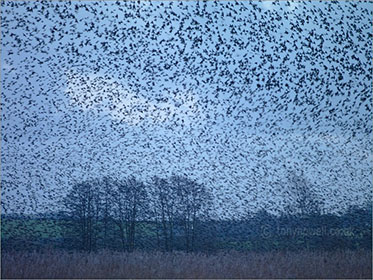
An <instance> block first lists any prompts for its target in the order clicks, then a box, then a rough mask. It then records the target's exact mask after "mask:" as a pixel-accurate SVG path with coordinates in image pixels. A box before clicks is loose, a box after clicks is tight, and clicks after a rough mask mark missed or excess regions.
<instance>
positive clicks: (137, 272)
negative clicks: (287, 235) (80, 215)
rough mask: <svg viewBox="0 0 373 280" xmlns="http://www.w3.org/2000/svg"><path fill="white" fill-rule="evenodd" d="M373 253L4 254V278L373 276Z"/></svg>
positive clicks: (2, 271) (107, 252)
mask: <svg viewBox="0 0 373 280" xmlns="http://www.w3.org/2000/svg"><path fill="white" fill-rule="evenodd" d="M371 258H372V253H371V252H369V251H339V252H307V251H303V252H268V253H239V252H235V251H233V252H225V253H217V254H214V255H205V254H193V253H183V252H175V253H161V252H153V253H143V252H134V253H119V252H112V251H102V252H98V253H78V252H74V253H68V252H64V251H57V250H51V251H47V252H44V253H26V252H4V253H3V254H2V260H1V264H2V269H1V278H3V279H4V278H21V279H32V278H39V279H40V278H48V279H53V278H70V279H72V278H100V279H104V278H163V279H164V278H205V279H206V278H267V279H268V278H324V279H325V278H353V279H356V278H371V276H372V263H371Z"/></svg>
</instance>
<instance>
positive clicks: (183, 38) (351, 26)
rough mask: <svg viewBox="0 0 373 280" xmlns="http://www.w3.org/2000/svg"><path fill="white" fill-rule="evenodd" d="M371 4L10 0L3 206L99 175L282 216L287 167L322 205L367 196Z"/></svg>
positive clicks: (28, 207)
mask: <svg viewBox="0 0 373 280" xmlns="http://www.w3.org/2000/svg"><path fill="white" fill-rule="evenodd" d="M372 11H373V4H372V3H369V2H367V1H365V2H364V1H359V2H352V1H338V2H333V1H322V2H320V1H307V2H287V1H280V2H271V1H266V2H259V1H239V2H234V1H221V2H213V1H207V2H196V1H182V2H176V1H152V2H146V1H140V2H128V3H125V2H120V3H116V2H114V1H102V2H98V1H97V2H90V1H72V2H67V1H51V2H44V3H37V2H31V1H25V2H23V1H17V2H13V1H3V2H2V4H1V16H2V25H1V33H2V47H1V86H2V91H1V92H2V99H1V105H2V142H1V145H2V154H1V162H2V165H1V166H2V167H1V168H2V170H1V171H2V203H3V206H5V207H6V209H7V211H20V210H24V211H29V212H43V211H48V210H49V209H53V207H54V205H55V204H56V201H58V199H59V198H61V197H62V196H63V195H64V194H65V193H66V190H68V188H69V187H70V186H71V185H72V184H73V183H74V182H79V181H82V180H85V179H89V178H97V177H102V176H105V175H109V176H115V177H119V178H121V177H125V176H128V175H135V176H136V177H138V178H139V179H141V180H144V181H147V180H149V178H150V177H151V176H153V175H160V176H169V175H171V174H185V175H187V176H189V177H191V178H193V179H195V180H197V181H199V182H201V183H204V184H206V186H208V188H209V189H211V191H212V192H213V193H214V194H215V201H216V204H215V205H216V208H217V209H220V210H219V213H233V212H234V211H236V210H237V209H239V211H240V212H242V213H244V212H246V211H249V210H250V211H255V210H256V209H258V208H259V207H265V208H266V209H268V210H271V211H277V210H279V209H282V207H284V206H285V205H286V204H287V203H288V197H287V196H286V194H285V190H286V189H287V185H288V181H287V178H286V176H287V172H288V171H295V172H296V173H297V174H301V172H303V176H304V177H305V178H306V179H307V180H308V181H309V182H310V185H313V186H314V188H315V191H316V192H317V193H318V194H319V196H320V197H322V198H324V200H325V208H326V210H327V211H336V210H339V209H343V208H344V207H346V206H347V205H349V204H358V203H361V202H362V201H364V200H366V199H371V182H372V64H371V61H372V44H371V42H372V24H371V19H372ZM17 192H18V194H17ZM243 198H245V200H247V202H243V201H244V200H243ZM227 215H229V214H227Z"/></svg>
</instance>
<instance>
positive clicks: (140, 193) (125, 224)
mask: <svg viewBox="0 0 373 280" xmlns="http://www.w3.org/2000/svg"><path fill="white" fill-rule="evenodd" d="M146 198H147V192H146V186H145V184H143V183H142V182H139V181H137V180H136V179H135V178H134V177H131V178H129V179H126V180H122V181H119V182H117V183H116V184H114V188H113V190H112V200H113V208H112V215H113V219H114V221H115V224H116V225H117V226H118V229H119V232H120V237H121V240H122V247H123V249H126V250H128V251H133V249H134V248H135V240H136V225H137V224H138V222H139V218H140V217H141V216H143V213H144V212H145V210H146Z"/></svg>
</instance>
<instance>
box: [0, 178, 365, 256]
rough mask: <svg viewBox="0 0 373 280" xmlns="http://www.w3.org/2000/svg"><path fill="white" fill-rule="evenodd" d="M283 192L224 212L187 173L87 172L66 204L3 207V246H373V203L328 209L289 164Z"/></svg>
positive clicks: (125, 248) (256, 248) (212, 248)
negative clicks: (42, 209)
mask: <svg viewBox="0 0 373 280" xmlns="http://www.w3.org/2000/svg"><path fill="white" fill-rule="evenodd" d="M284 193H285V194H286V196H287V197H286V199H287V202H288V203H287V206H286V207H285V208H284V210H283V212H281V213H279V214H278V215H274V214H270V213H269V212H268V211H266V209H263V208H262V209H258V211H255V212H247V214H246V216H240V217H238V218H237V217H236V218H235V217H234V216H233V217H232V218H231V219H228V220H227V219H225V220H223V219H222V218H219V217H218V216H217V213H216V209H213V206H216V205H214V201H213V195H212V193H211V191H210V190H209V189H208V188H207V187H206V186H205V185H203V184H200V183H197V182H196V181H193V180H191V179H190V178H187V177H185V176H178V175H174V176H171V177H169V178H161V177H158V176H155V177H153V178H152V179H151V180H150V181H149V182H147V183H144V182H141V181H139V180H138V179H136V178H135V177H128V178H123V179H116V178H112V177H104V178H100V179H91V180H88V181H84V182H78V183H76V184H74V185H72V187H71V189H69V191H68V192H67V194H66V196H65V197H63V198H62V199H61V200H60V201H59V203H60V205H61V209H62V208H63V209H64V210H63V211H60V212H51V213H49V214H48V215H47V214H41V215H35V216H27V215H26V216H25V215H23V216H16V215H7V216H4V215H2V219H1V226H2V227H1V228H2V250H18V249H21V250H22V249H28V250H35V249H43V248H50V247H52V248H60V249H68V250H84V251H95V250H100V249H109V250H123V251H133V250H147V251H149V250H163V251H173V250H183V251H203V252H211V251H216V250H229V249H234V250H250V251H253V250H254V251H266V250H273V249H285V250H297V249H305V248H308V249H328V250H329V249H330V250H334V249H346V248H349V249H357V248H368V249H369V248H371V246H372V240H371V234H372V207H371V203H370V204H367V205H361V206H360V207H356V206H355V207H352V206H351V207H350V208H349V209H348V211H347V212H346V213H340V214H331V213H325V212H324V211H323V200H322V198H320V197H319V196H318V195H317V192H316V191H315V188H314V187H313V185H312V184H310V183H309V182H308V181H307V180H306V179H305V178H304V176H303V174H300V175H299V174H298V173H295V172H291V171H290V172H289V173H288V182H287V183H286V185H285V186H284ZM241 199H244V200H246V199H247V198H245V197H242V198H241ZM248 199H250V198H248Z"/></svg>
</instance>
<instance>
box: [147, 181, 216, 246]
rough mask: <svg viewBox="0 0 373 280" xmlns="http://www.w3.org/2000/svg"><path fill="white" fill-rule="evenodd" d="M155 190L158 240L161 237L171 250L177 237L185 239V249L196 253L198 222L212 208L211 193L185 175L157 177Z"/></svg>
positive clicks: (154, 184)
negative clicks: (194, 250)
mask: <svg viewBox="0 0 373 280" xmlns="http://www.w3.org/2000/svg"><path fill="white" fill-rule="evenodd" d="M153 189H154V194H153V199H154V203H153V206H154V213H155V214H154V217H155V219H156V221H157V222H158V223H157V236H158V240H159V237H160V236H162V239H163V244H164V249H165V250H166V251H172V250H173V249H174V246H175V238H176V235H178V236H182V238H183V240H184V248H185V249H186V250H188V251H190V250H193V249H194V245H195V238H196V233H197V230H196V226H197V222H198V219H201V218H202V217H203V216H204V215H206V213H207V211H208V209H209V206H210V205H211V196H210V194H209V193H208V191H207V190H206V188H205V187H204V186H203V185H201V184H198V183H196V182H194V181H192V180H190V179H188V178H186V177H182V176H172V177H171V178H170V179H169V180H166V179H161V178H158V177H154V178H153Z"/></svg>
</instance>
